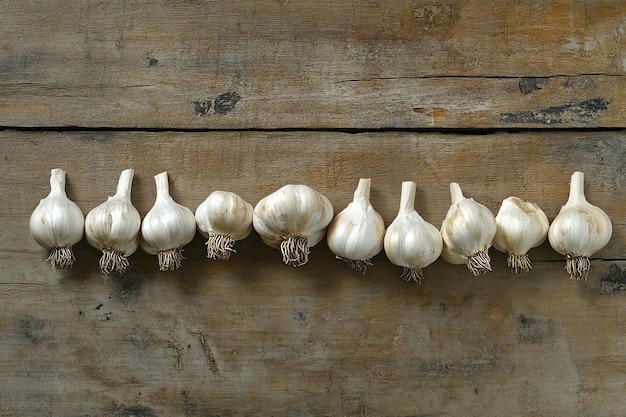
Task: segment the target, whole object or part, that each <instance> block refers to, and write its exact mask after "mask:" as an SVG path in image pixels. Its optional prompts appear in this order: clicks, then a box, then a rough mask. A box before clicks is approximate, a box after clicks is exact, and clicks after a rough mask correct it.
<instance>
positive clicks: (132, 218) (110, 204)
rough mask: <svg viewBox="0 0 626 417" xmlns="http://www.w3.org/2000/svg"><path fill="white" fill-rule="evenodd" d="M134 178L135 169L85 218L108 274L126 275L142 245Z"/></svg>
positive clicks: (87, 233) (90, 238)
mask: <svg viewBox="0 0 626 417" xmlns="http://www.w3.org/2000/svg"><path fill="white" fill-rule="evenodd" d="M134 175H135V171H134V170H133V169H126V170H124V171H122V173H121V175H120V178H119V181H118V184H117V191H116V193H115V195H114V196H112V197H109V198H108V199H107V201H105V202H104V203H102V204H100V205H98V206H97V207H95V208H94V209H93V210H91V211H90V212H89V213H87V217H85V238H86V239H87V242H88V243H89V244H90V245H91V246H93V247H94V248H96V249H100V250H101V251H102V257H101V258H100V270H101V271H102V272H103V273H105V274H107V275H108V274H110V273H111V272H120V273H121V272H124V271H125V270H126V268H128V257H129V256H130V255H132V254H133V253H135V251H136V250H137V247H138V246H139V228H140V227H141V217H140V216H139V212H138V211H137V209H136V208H135V207H134V206H133V203H132V202H131V200H130V194H131V187H132V183H133V177H134Z"/></svg>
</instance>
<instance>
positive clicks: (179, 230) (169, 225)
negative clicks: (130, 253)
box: [139, 172, 196, 271]
mask: <svg viewBox="0 0 626 417" xmlns="http://www.w3.org/2000/svg"><path fill="white" fill-rule="evenodd" d="M154 180H155V182H156V190H157V196H156V201H155V202H154V206H152V208H151V209H150V211H149V212H148V213H147V214H146V217H144V219H143V222H142V224H141V236H140V241H139V244H140V245H141V248H142V249H143V250H144V251H145V252H147V253H149V254H150V255H158V257H159V268H160V269H161V271H167V270H173V269H177V268H180V266H181V265H182V260H183V259H184V258H183V254H182V250H183V246H185V245H186V244H188V243H189V242H191V241H192V240H193V237H194V236H195V234H196V219H195V217H194V215H193V212H192V211H191V210H189V209H188V208H187V207H184V206H181V205H180V204H178V203H177V202H175V201H174V199H173V198H172V197H171V196H170V192H169V184H168V182H167V172H162V173H160V174H158V175H155V177H154Z"/></svg>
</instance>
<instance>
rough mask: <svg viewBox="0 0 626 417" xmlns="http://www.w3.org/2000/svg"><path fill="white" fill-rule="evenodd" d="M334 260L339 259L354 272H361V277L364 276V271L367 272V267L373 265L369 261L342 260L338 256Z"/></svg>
mask: <svg viewBox="0 0 626 417" xmlns="http://www.w3.org/2000/svg"><path fill="white" fill-rule="evenodd" d="M335 259H340V260H342V261H344V262H345V263H346V265H348V267H350V269H351V270H353V271H354V272H361V273H363V275H365V271H367V267H368V266H373V265H374V264H373V263H372V262H370V259H363V260H357V259H346V258H342V257H341V256H339V255H335Z"/></svg>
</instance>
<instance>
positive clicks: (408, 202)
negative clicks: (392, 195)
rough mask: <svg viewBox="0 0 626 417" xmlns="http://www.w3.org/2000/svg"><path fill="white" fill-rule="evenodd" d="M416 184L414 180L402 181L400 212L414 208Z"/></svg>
mask: <svg viewBox="0 0 626 417" xmlns="http://www.w3.org/2000/svg"><path fill="white" fill-rule="evenodd" d="M416 189H417V185H416V184H415V182H414V181H403V182H402V190H401V192H400V209H399V210H398V211H399V213H401V214H406V213H408V212H412V211H414V210H415V190H416Z"/></svg>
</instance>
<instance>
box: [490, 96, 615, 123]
mask: <svg viewBox="0 0 626 417" xmlns="http://www.w3.org/2000/svg"><path fill="white" fill-rule="evenodd" d="M608 107H609V101H607V100H605V99H603V98H602V97H596V98H592V99H589V100H584V101H581V102H578V103H565V104H563V105H560V106H552V107H548V108H546V109H540V110H538V111H530V110H529V111H520V112H511V113H503V114H501V115H500V122H501V123H505V124H544V125H551V124H559V123H581V124H585V123H589V122H591V121H593V120H595V119H597V118H599V117H600V116H601V114H602V113H603V112H604V111H605V110H607V109H608Z"/></svg>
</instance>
